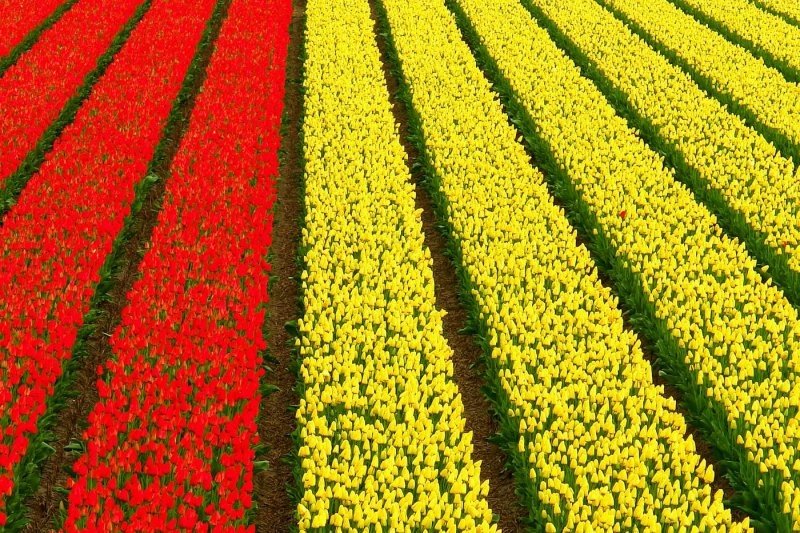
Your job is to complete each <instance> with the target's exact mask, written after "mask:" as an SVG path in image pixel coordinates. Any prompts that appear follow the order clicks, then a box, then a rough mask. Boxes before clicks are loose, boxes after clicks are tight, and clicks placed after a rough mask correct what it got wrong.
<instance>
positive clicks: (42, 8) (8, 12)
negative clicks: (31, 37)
mask: <svg viewBox="0 0 800 533" xmlns="http://www.w3.org/2000/svg"><path fill="white" fill-rule="evenodd" d="M66 1H67V0H0V14H1V15H2V16H0V58H3V57H5V56H6V55H8V53H9V52H11V50H13V49H14V47H15V46H17V45H18V44H20V43H21V42H22V40H23V39H25V37H26V36H27V35H28V34H29V33H30V32H32V31H33V30H34V29H36V27H37V26H39V25H40V24H42V23H43V22H44V21H45V20H47V18H48V17H49V16H50V15H52V14H53V12H54V11H55V10H56V9H58V6H60V5H61V4H63V3H64V2H66Z"/></svg>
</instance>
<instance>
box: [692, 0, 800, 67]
mask: <svg viewBox="0 0 800 533" xmlns="http://www.w3.org/2000/svg"><path fill="white" fill-rule="evenodd" d="M682 1H683V2H685V3H686V5H688V6H690V7H692V8H694V9H696V10H697V11H698V12H699V13H702V14H703V15H705V16H706V17H708V18H709V19H711V20H714V21H715V22H718V23H719V24H721V25H722V26H723V27H724V28H726V29H727V30H728V31H730V32H732V33H733V34H735V35H738V36H739V37H743V38H744V39H746V40H747V41H749V42H751V43H753V44H754V45H755V46H757V47H759V48H760V49H761V50H763V51H765V52H767V53H768V54H770V55H771V56H772V57H774V58H776V59H778V60H780V61H783V62H785V63H786V64H787V65H788V66H789V67H791V68H794V69H798V68H800V28H798V27H797V26H793V25H791V24H789V23H788V22H786V21H785V20H783V19H781V18H780V17H779V16H777V15H773V14H771V13H767V12H766V11H763V10H761V9H759V8H758V7H757V6H756V5H755V4H753V3H751V2H748V0H682ZM795 5H796V4H795Z"/></svg>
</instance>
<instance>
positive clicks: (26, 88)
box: [0, 0, 144, 186]
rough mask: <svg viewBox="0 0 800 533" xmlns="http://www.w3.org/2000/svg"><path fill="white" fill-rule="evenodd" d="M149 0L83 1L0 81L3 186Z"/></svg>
mask: <svg viewBox="0 0 800 533" xmlns="http://www.w3.org/2000/svg"><path fill="white" fill-rule="evenodd" d="M143 1H144V0H82V1H80V2H78V3H77V4H76V5H74V6H73V7H72V8H71V9H70V10H69V11H67V13H66V14H65V15H64V16H63V17H62V18H61V19H60V20H59V21H58V22H57V23H55V24H54V25H53V26H51V27H50V28H49V29H48V30H47V31H45V32H44V33H43V34H42V35H41V36H40V37H39V40H38V41H37V42H36V44H35V45H34V46H33V48H31V49H30V50H29V51H28V52H26V53H25V54H23V55H22V56H21V57H20V58H19V59H18V60H17V62H16V63H14V65H13V66H12V67H11V68H9V69H8V70H7V71H6V73H5V74H4V75H3V77H2V78H0V108H1V109H2V110H3V113H2V114H0V131H2V132H3V134H2V137H0V186H2V185H3V184H4V183H5V181H6V180H7V179H8V177H9V176H10V175H11V174H12V173H14V172H16V170H17V169H18V168H19V165H20V163H22V161H23V160H24V159H25V157H26V156H27V155H28V153H29V152H30V151H31V150H33V149H34V148H35V147H36V144H37V143H38V142H39V140H40V138H41V137H42V136H43V135H44V133H45V132H46V131H47V129H48V128H49V127H50V125H51V124H52V123H53V121H54V120H56V118H58V116H59V114H60V113H61V111H62V109H63V108H64V106H65V105H66V103H67V101H68V100H69V99H70V97H72V96H73V95H74V94H75V92H76V90H77V89H78V88H79V87H80V86H81V85H82V84H83V83H84V80H85V78H86V76H87V75H88V74H89V73H90V72H91V71H92V69H94V68H95V65H96V64H97V61H98V58H99V57H100V56H101V55H102V54H103V53H104V52H105V51H106V50H107V49H108V47H109V46H110V45H111V42H112V41H113V40H114V36H115V35H116V34H117V33H118V32H119V31H120V30H121V29H122V27H123V26H124V25H125V22H126V21H128V20H129V19H130V18H131V17H132V16H133V14H134V12H136V8H137V7H138V6H139V5H140V4H142V2H143Z"/></svg>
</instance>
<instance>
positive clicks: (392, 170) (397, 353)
mask: <svg viewBox="0 0 800 533" xmlns="http://www.w3.org/2000/svg"><path fill="white" fill-rule="evenodd" d="M374 39H375V38H374V35H373V23H372V21H371V20H370V11H369V7H368V4H367V2H366V1H363V0H332V1H327V0H325V1H323V0H310V1H309V2H308V7H307V36H306V49H307V54H308V59H307V61H306V78H305V90H306V93H305V122H304V125H303V133H304V139H305V159H306V177H305V178H306V208H307V218H306V227H305V228H304V230H303V246H304V248H305V250H306V253H305V262H306V268H305V270H304V272H303V274H302V279H303V281H302V286H303V291H304V295H303V303H304V306H305V313H304V317H303V319H302V320H301V321H299V323H298V328H299V330H300V338H299V339H298V341H297V345H298V348H299V353H300V355H301V356H302V367H301V369H300V379H301V387H302V393H301V399H300V404H299V408H298V410H297V423H298V438H299V441H300V442H299V444H300V448H299V453H298V455H299V460H300V464H301V467H302V499H301V501H300V503H299V504H298V507H297V516H298V524H299V528H300V530H301V531H306V530H323V529H324V530H329V529H334V528H344V529H357V530H365V529H367V528H372V529H373V530H376V531H389V530H391V531H412V530H422V529H425V530H430V529H435V530H439V531H456V530H461V531H467V530H477V531H492V530H494V529H496V528H495V526H492V525H491V520H492V513H491V511H490V510H489V507H488V505H487V503H486V500H485V496H486V494H487V492H488V488H489V487H488V482H485V483H481V480H480V476H479V470H480V463H479V462H475V461H473V460H472V459H471V454H472V435H471V433H470V432H467V431H466V430H465V422H464V416H463V406H462V403H461V397H460V395H459V392H458V390H457V388H456V386H455V385H454V383H453V381H452V379H451V376H452V361H451V356H452V351H451V350H450V348H449V347H448V346H447V344H446V342H445V339H444V338H443V336H442V316H443V313H442V312H441V311H438V310H437V309H436V308H435V306H434V292H433V275H432V271H431V258H430V252H429V250H428V249H427V248H426V247H425V245H424V242H423V234H422V226H421V222H420V217H419V212H417V210H416V209H415V206H414V188H413V186H412V184H411V183H410V181H409V180H410V176H409V172H408V169H407V168H406V165H405V163H404V157H405V154H404V151H403V148H402V147H401V145H400V142H399V139H398V135H397V125H396V124H395V122H394V119H393V116H392V111H391V106H390V103H389V94H388V91H387V89H386V86H385V83H384V77H383V73H382V71H381V62H380V57H379V53H378V49H377V45H376V42H375V40H374Z"/></svg>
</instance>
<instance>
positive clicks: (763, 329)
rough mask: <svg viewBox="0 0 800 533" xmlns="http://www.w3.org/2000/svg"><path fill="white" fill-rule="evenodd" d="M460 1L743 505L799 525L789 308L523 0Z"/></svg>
mask: <svg viewBox="0 0 800 533" xmlns="http://www.w3.org/2000/svg"><path fill="white" fill-rule="evenodd" d="M459 5H460V6H462V8H463V10H464V12H466V14H467V16H468V19H469V21H470V24H471V28H472V30H473V31H474V32H476V33H477V36H479V37H478V39H477V40H478V41H479V42H478V43H477V46H480V48H476V50H477V51H478V52H479V53H481V54H482V55H485V56H486V58H487V59H486V60H487V62H489V63H487V64H489V68H490V70H492V68H494V74H493V75H495V76H496V77H497V78H498V79H500V78H502V79H504V80H505V82H506V87H507V89H509V90H508V92H509V94H510V96H511V99H512V100H513V101H514V102H516V103H517V104H518V107H515V108H514V109H515V113H516V114H517V120H518V122H520V124H522V126H523V128H524V131H525V135H526V139H527V140H528V142H529V143H530V144H531V146H532V147H533V149H534V151H535V152H536V153H537V156H538V157H540V159H541V161H542V164H544V165H545V166H546V167H548V170H549V173H550V176H551V177H552V179H553V180H554V182H555V184H557V185H558V186H557V187H556V190H557V191H559V194H560V195H561V196H562V197H563V198H565V199H566V200H567V201H568V202H569V204H570V209H573V210H574V212H575V213H576V216H577V217H578V218H577V219H576V220H577V221H578V222H579V224H580V225H581V227H582V231H583V232H584V234H585V235H586V236H587V237H589V238H590V239H591V241H592V242H593V246H594V247H595V249H596V251H597V253H598V255H599V257H600V258H601V260H602V263H601V264H604V263H605V264H608V269H609V272H610V273H611V275H612V278H613V279H614V281H615V285H616V287H617V290H618V292H619V294H620V295H621V297H622V298H623V299H624V300H625V303H626V306H627V307H628V308H629V309H630V310H631V311H632V312H633V313H634V317H635V321H634V324H636V326H637V328H638V329H639V331H641V332H642V333H643V334H645V335H646V336H648V337H649V338H650V339H651V340H652V341H653V343H654V346H655V348H656V350H657V351H658V354H659V356H660V358H661V362H662V364H664V365H665V371H666V374H667V375H668V376H669V377H670V379H673V380H674V381H675V383H676V384H677V385H678V386H679V387H681V388H682V389H683V390H684V392H685V396H686V398H687V405H688V406H689V408H690V409H692V411H693V414H694V415H695V416H696V417H697V418H698V421H699V422H700V424H701V427H703V428H704V429H705V431H706V433H707V435H708V436H709V439H710V440H711V442H712V444H713V445H715V446H716V447H717V448H718V450H719V451H720V453H722V454H723V455H724V456H725V457H726V459H727V460H728V461H729V465H730V471H731V475H732V477H733V479H734V481H735V483H736V486H737V487H738V488H740V489H741V490H743V491H745V492H748V493H750V494H751V495H752V496H753V498H752V499H753V501H755V502H756V503H755V504H753V507H754V508H753V509H751V512H753V514H754V515H756V516H757V517H758V518H759V519H760V520H762V521H763V523H765V524H770V525H771V526H772V527H773V528H777V530H788V529H791V528H792V525H794V526H795V527H798V526H800V472H798V467H800V433H799V432H798V431H797V428H798V422H799V421H800V420H798V419H800V414H798V407H799V406H800V397H798V395H797V394H796V391H798V390H800V321H799V320H798V315H797V310H796V309H795V308H794V307H792V305H791V304H790V303H789V302H788V301H787V300H786V298H785V297H784V296H783V294H782V293H781V292H780V291H779V290H778V289H776V288H775V287H774V286H773V285H772V283H771V281H769V280H767V281H764V280H763V279H762V277H761V275H760V273H759V272H758V271H757V270H756V261H755V260H754V259H752V258H751V257H749V256H748V254H747V251H746V249H745V247H744V245H743V244H742V243H740V242H738V241H736V240H735V239H731V238H728V237H727V236H725V235H724V233H723V232H722V230H721V229H720V227H719V226H718V225H717V222H716V219H715V218H714V216H713V215H711V214H710V213H709V212H708V211H707V210H706V209H705V208H704V207H703V206H702V205H700V204H698V203H697V202H696V201H695V200H694V198H693V196H692V194H691V192H690V191H689V190H688V189H687V188H686V187H685V186H684V185H682V184H680V183H679V182H677V181H676V180H675V178H674V176H673V175H672V174H673V173H672V172H671V171H669V170H667V169H666V168H665V167H664V162H663V160H662V158H661V156H659V154H657V153H656V152H654V151H653V150H651V149H650V148H649V147H648V146H647V145H646V144H645V143H644V142H643V141H642V140H641V139H640V138H639V137H638V136H637V134H636V132H635V131H633V130H632V129H630V128H629V127H628V126H627V124H626V122H625V120H624V119H622V118H621V117H619V116H617V115H616V114H615V112H614V109H613V108H612V107H611V105H610V104H609V103H608V102H607V101H606V100H605V99H604V98H603V96H602V94H601V93H600V91H599V90H598V89H597V87H595V86H594V85H593V84H592V83H591V82H590V81H589V80H588V79H586V78H583V77H582V76H581V75H580V70H579V69H578V68H577V67H576V65H575V64H574V63H572V62H571V61H570V60H569V59H568V58H567V57H566V56H565V55H564V53H563V52H562V51H561V50H560V49H559V48H558V47H557V46H556V45H555V44H554V43H553V41H551V40H550V38H549V36H548V33H547V32H546V31H545V30H544V29H542V28H540V27H539V26H537V25H536V23H535V22H534V21H533V20H532V18H531V16H530V14H529V13H528V12H527V11H526V10H525V8H524V7H523V6H522V5H521V4H519V3H518V2H516V0H498V1H497V2H492V3H486V2H482V1H481V0H459ZM473 40H475V39H473ZM517 111H518V113H517ZM534 125H535V126H534Z"/></svg>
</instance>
